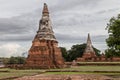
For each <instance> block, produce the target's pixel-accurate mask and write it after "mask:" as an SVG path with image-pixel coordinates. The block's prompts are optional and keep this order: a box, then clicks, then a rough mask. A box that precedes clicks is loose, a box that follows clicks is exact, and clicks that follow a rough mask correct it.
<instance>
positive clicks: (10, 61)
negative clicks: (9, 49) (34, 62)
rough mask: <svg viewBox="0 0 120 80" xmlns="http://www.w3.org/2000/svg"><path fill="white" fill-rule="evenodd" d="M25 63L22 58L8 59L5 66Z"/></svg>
mask: <svg viewBox="0 0 120 80" xmlns="http://www.w3.org/2000/svg"><path fill="white" fill-rule="evenodd" d="M24 63H25V58H24V57H20V56H18V57H13V56H12V57H10V58H9V59H8V63H7V64H24Z"/></svg>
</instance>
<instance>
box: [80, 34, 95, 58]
mask: <svg viewBox="0 0 120 80" xmlns="http://www.w3.org/2000/svg"><path fill="white" fill-rule="evenodd" d="M82 57H83V58H85V59H91V58H94V57H96V53H95V51H94V49H93V47H92V42H91V39H90V34H88V38H87V44H86V48H85V51H84V53H83V56H82Z"/></svg>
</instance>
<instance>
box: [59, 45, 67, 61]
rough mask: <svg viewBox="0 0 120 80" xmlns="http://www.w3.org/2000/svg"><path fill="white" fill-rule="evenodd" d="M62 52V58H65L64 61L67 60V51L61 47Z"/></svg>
mask: <svg viewBox="0 0 120 80" xmlns="http://www.w3.org/2000/svg"><path fill="white" fill-rule="evenodd" d="M60 49H61V52H62V57H63V58H64V60H65V61H66V60H67V49H66V48H65V47H60Z"/></svg>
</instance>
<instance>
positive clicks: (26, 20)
mask: <svg viewBox="0 0 120 80" xmlns="http://www.w3.org/2000/svg"><path fill="white" fill-rule="evenodd" d="M43 3H47V4H48V6H49V11H50V17H51V20H52V26H53V30H54V32H55V36H56V38H57V40H58V42H59V46H63V47H66V48H67V49H70V47H71V46H72V45H73V44H82V43H86V38H87V34H88V33H90V35H91V40H92V43H93V46H94V47H96V48H98V49H99V50H101V51H104V50H105V49H106V48H107V46H106V43H105V39H106V38H107V37H108V36H107V35H108V33H107V30H105V28H106V25H107V23H108V22H109V19H110V18H111V17H113V16H117V14H119V13H120V0H0V57H9V56H12V55H14V56H17V55H21V53H24V52H27V51H28V50H29V48H30V47H31V44H32V40H33V38H34V36H35V34H36V31H37V30H38V24H39V20H40V19H41V12H42V8H43Z"/></svg>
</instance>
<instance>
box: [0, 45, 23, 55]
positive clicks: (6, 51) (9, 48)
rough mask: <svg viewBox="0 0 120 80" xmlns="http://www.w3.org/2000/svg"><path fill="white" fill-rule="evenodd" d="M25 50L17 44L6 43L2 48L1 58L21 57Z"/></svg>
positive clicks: (0, 47)
mask: <svg viewBox="0 0 120 80" xmlns="http://www.w3.org/2000/svg"><path fill="white" fill-rule="evenodd" d="M22 51H24V49H23V48H22V46H21V45H19V44H17V43H6V44H2V45H1V46H0V57H10V56H20V55H21V54H22Z"/></svg>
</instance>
